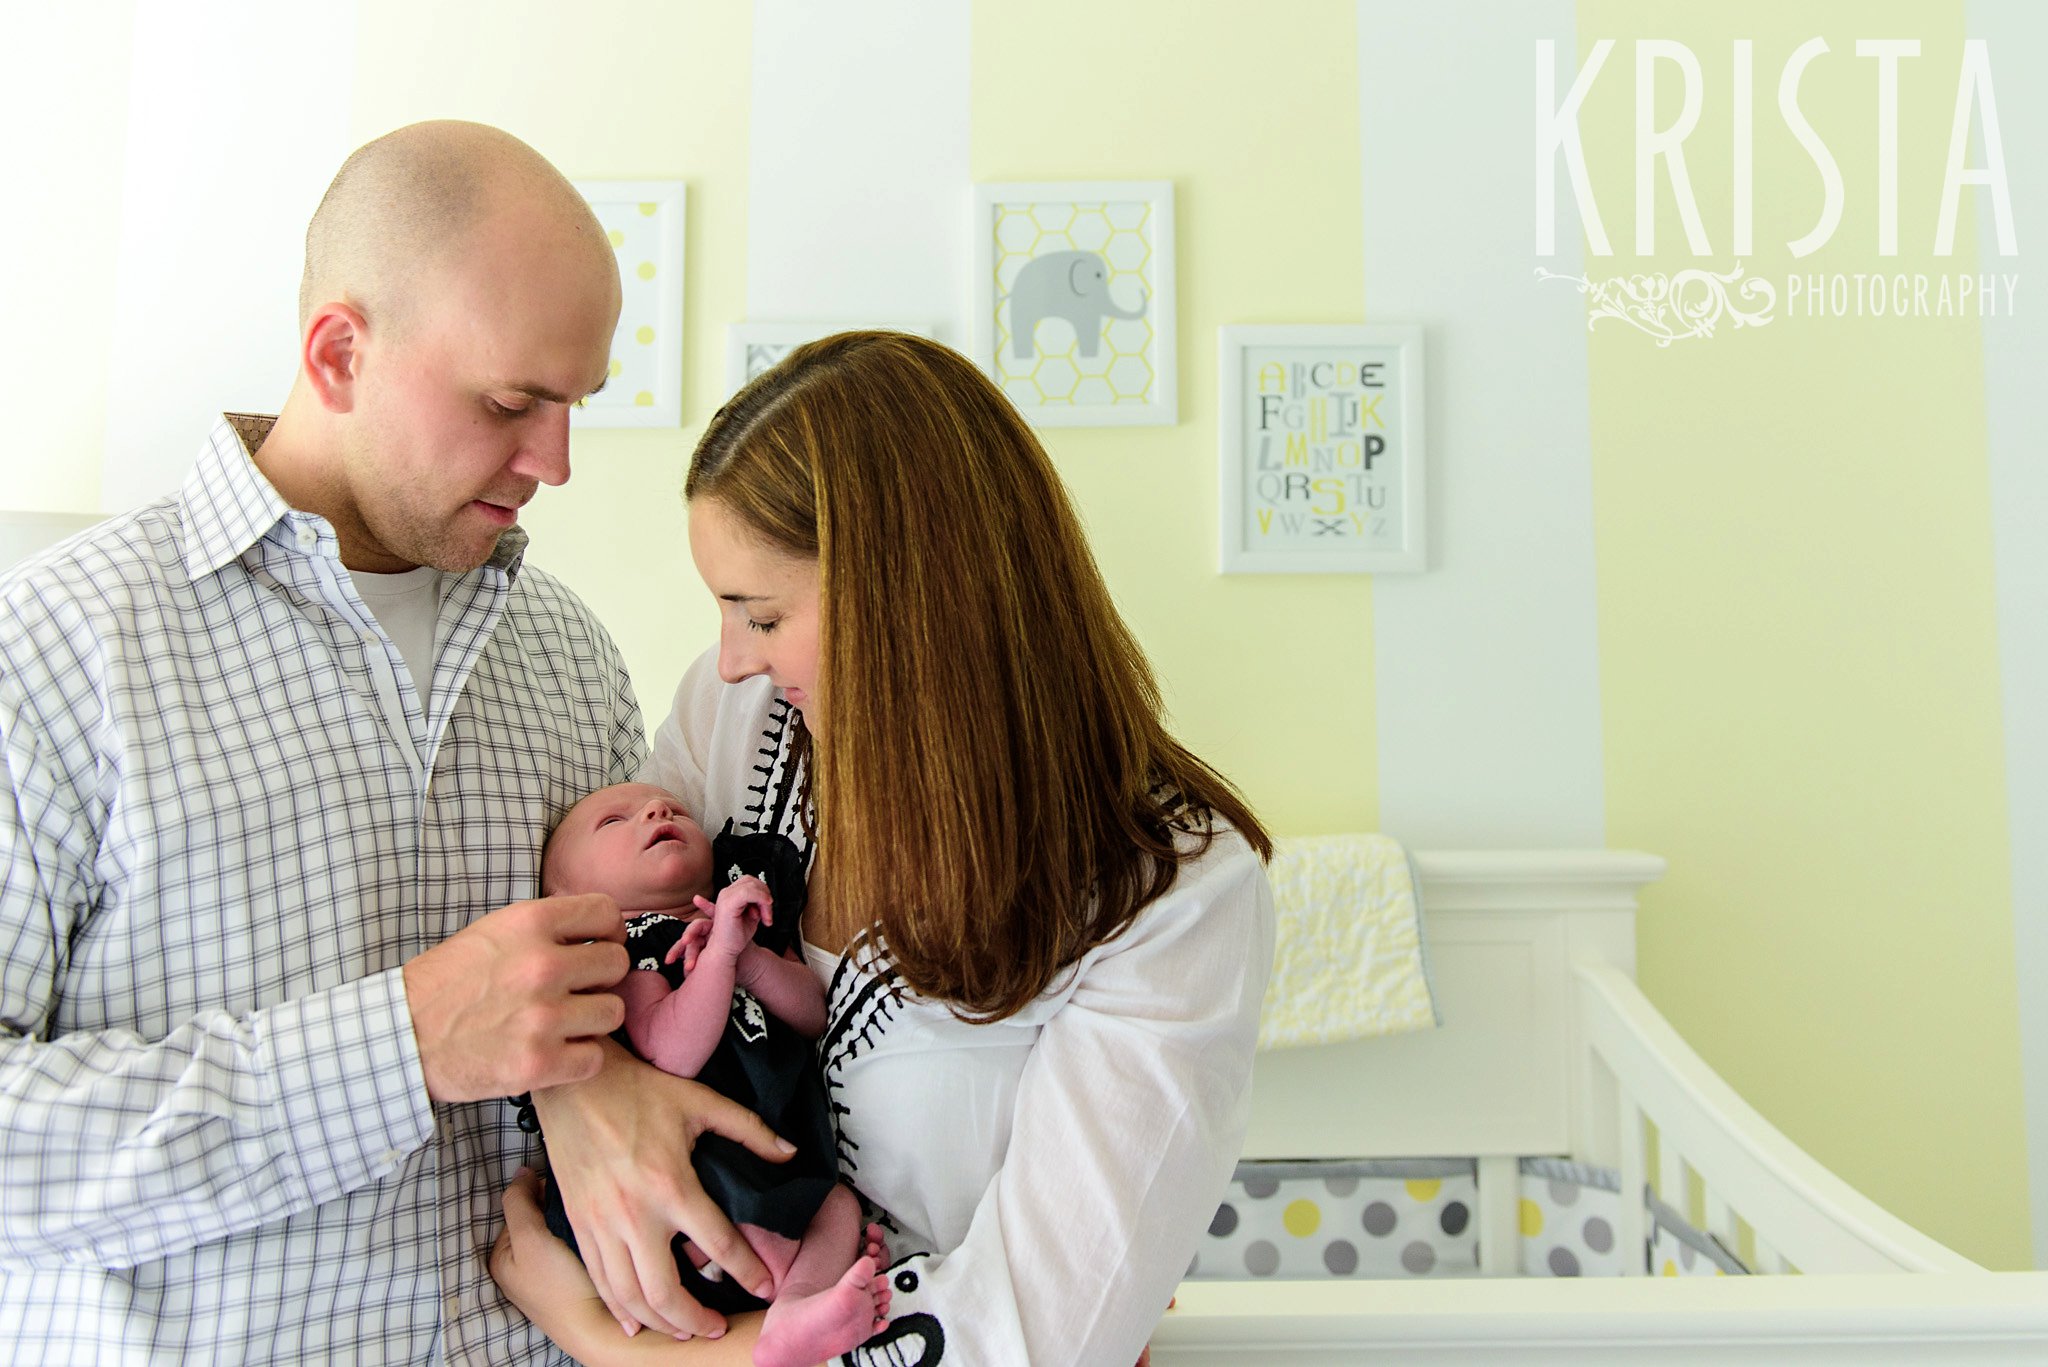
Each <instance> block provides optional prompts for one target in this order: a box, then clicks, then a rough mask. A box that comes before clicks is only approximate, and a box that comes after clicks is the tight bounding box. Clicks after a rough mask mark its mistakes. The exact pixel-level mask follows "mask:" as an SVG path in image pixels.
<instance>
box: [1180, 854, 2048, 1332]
mask: <svg viewBox="0 0 2048 1367" xmlns="http://www.w3.org/2000/svg"><path fill="white" fill-rule="evenodd" d="M1416 865H1417V868H1418V870H1419V872H1420V875H1421V891H1422V899H1423V907H1424V915H1425V929H1426V936H1427V940H1428V947H1429V955H1430V961H1431V969H1432V976H1433V978H1434V984H1435V989H1436V996H1437V1000H1438V1003H1439V1005H1440V1006H1441V1009H1442V1015H1443V1021H1444V1024H1443V1026H1442V1027H1441V1028H1439V1029H1437V1030H1433V1031H1427V1032H1423V1033H1421V1034H1414V1035H1402V1036H1395V1037H1391V1038H1386V1039H1377V1040H1365V1041H1359V1042H1356V1043H1351V1044H1341V1045H1329V1046H1323V1047H1319V1048H1309V1049H1297V1050H1287V1051H1281V1052H1276V1053H1271V1054H1262V1055H1260V1057H1259V1062H1258V1065H1257V1075H1256V1082H1255V1086H1254V1112H1253V1115H1254V1118H1253V1121H1252V1128H1251V1134H1250V1137H1249V1140H1248V1142H1247V1145H1246V1156H1247V1157H1249V1158H1304V1157H1346V1158H1383V1157H1387V1158H1391V1157H1457V1158H1476V1159H1477V1164H1478V1175H1479V1188H1478V1198H1477V1201H1478V1209H1477V1212H1476V1219H1477V1221H1478V1229H1479V1257H1480V1268H1481V1271H1482V1273H1483V1274H1484V1275H1483V1276H1482V1277H1480V1278H1472V1279H1465V1280H1439V1281H1427V1280H1425V1281H1373V1280H1340V1279H1332V1280H1327V1281H1272V1280H1257V1281H1254V1280H1244V1281H1190V1282H1188V1283H1186V1284H1184V1285H1183V1286H1182V1287H1181V1289H1180V1293H1179V1297H1178V1304H1177V1306H1176V1308H1175V1309H1173V1310H1172V1311H1170V1312H1169V1313H1168V1314H1167V1317H1166V1319H1165V1321H1164V1323H1162V1324H1161V1326H1160V1328H1159V1332H1158V1333H1157V1335H1156V1336H1155V1337H1154V1339H1153V1361H1154V1362H1155V1363H1156V1364H1158V1367H1178V1365H1179V1364H1196V1363H1202V1364H1220V1363H1244V1364H1268V1363H1271V1364H1286V1365H1287V1367H1309V1365H1310V1364H1318V1365H1320V1364H1338V1363H1344V1364H1350V1363H1402V1364H1428V1365H1434V1364H1452V1363H1487V1364H1500V1363H1514V1364H1558V1365H1559V1367H1562V1365H1563V1364H1574V1365H1576V1364H1602V1363H1630V1364H1638V1363H1647V1364H1656V1365H1658V1367H1664V1365H1666V1364H1679V1363H1687V1364H1692V1363H1726V1362H1731V1361H1739V1362H1742V1363H1771V1362H1790V1363H1799V1364H1819V1363H1829V1364H1845V1365H1846V1364H1856V1365H1857V1367H1864V1365H1865V1364H1889V1363H1904V1362H1913V1363H1928V1364H1941V1367H1948V1364H1977V1363H2030V1364H2043V1363H2048V1272H2011V1273H1994V1272H1989V1271H1986V1270H1984V1269H1983V1268H1980V1267H1978V1266H1977V1265H1976V1264H1974V1263H1971V1262H1970V1261H1969V1260H1967V1259H1965V1258H1963V1257H1961V1256H1960V1255H1958V1254H1956V1253H1954V1252H1952V1251H1950V1250H1949V1249H1947V1248H1944V1247H1943V1246H1942V1245H1940V1244H1938V1243H1936V1242H1935V1241H1934V1240H1932V1239H1930V1238H1928V1237H1927V1236H1926V1235H1924V1234H1921V1233H1920V1232H1918V1231H1917V1230H1915V1229H1913V1228H1911V1227H1910V1226H1908V1225H1906V1224H1905V1223H1904V1222H1903V1221H1901V1220H1899V1219H1897V1218H1896V1217H1894V1216H1892V1215H1890V1214H1888V1213H1886V1212H1885V1211H1884V1210H1882V1209H1880V1208H1879V1207H1878V1206H1876V1205H1875V1204H1873V1203H1872V1202H1870V1201H1869V1200H1867V1199H1866V1198H1864V1197H1863V1196H1861V1195H1859V1194H1858V1193H1857V1192H1856V1191H1854V1190H1853V1189H1852V1188H1850V1187H1849V1186H1848V1184H1847V1183H1845V1182H1843V1181H1842V1180H1841V1179H1840V1178H1838V1177H1836V1176H1835V1175H1834V1174H1833V1173H1831V1172H1829V1171H1828V1170H1827V1169H1826V1168H1824V1167H1822V1166H1821V1165H1820V1164H1819V1163H1817V1162H1815V1161H1814V1160H1813V1159H1812V1158H1811V1157H1809V1156H1808V1155H1807V1154H1806V1153H1804V1152H1803V1151H1802V1150H1800V1149H1799V1148H1798V1147H1797V1146H1796V1145H1794V1144H1793V1143H1792V1142H1791V1141H1790V1140H1788V1139H1786V1138H1785V1137H1784V1136H1783V1135H1782V1134H1780V1133H1778V1131H1776V1130H1775V1129H1773V1128H1772V1127H1771V1126H1770V1124H1769V1123H1768V1122H1766V1121H1765V1120H1764V1119H1763V1117H1762V1116H1760V1115H1758V1114H1757V1113H1756V1111H1754V1110H1753V1109H1751V1108H1750V1106H1749V1105H1748V1104H1747V1103H1745V1102H1744V1101H1743V1100H1742V1098H1741V1097H1740V1096H1738V1095H1737V1094H1736V1093H1735V1091H1734V1090H1733V1089H1732V1088H1730V1087H1729V1086H1728V1085H1727V1084H1726V1083H1725V1082H1723V1081H1722V1080H1721V1079H1720V1078H1719V1077H1718V1076H1716V1075H1715V1073H1714V1072H1713V1071H1712V1070H1711V1069H1709V1068H1708V1067H1707V1066H1706V1064H1705V1063H1704V1062H1702V1061H1701V1059H1700V1058H1699V1056H1698V1055H1697V1054H1695V1053H1694V1052H1693V1051H1692V1050H1691V1048H1689V1047H1688V1046H1687V1045H1686V1043H1685V1041H1684V1040H1683V1039H1682V1038H1680V1036H1679V1035H1678V1032H1677V1031H1676V1030H1674V1029H1673V1028H1672V1027H1671V1025H1670V1023H1669V1022H1667V1021H1666V1020H1665V1019H1664V1018H1663V1017H1662V1016H1661V1015H1659V1014H1658V1012H1657V1010H1656V1008H1655V1007H1653V1006H1652V1005H1651V1004H1650V1002H1649V1000H1648V999H1647V998H1645V997H1644V996H1643V994H1642V992H1641V991H1640V990H1638V989H1637V987H1636V985H1635V977H1634V975H1635V910H1636V894H1637V890H1638V889H1639V888H1641V887H1642V886H1643V885H1644V884H1646V883H1649V882H1652V881H1654V880H1655V879H1656V878H1658V877H1659V876H1661V874H1662V873H1663V870H1664V861H1663V860H1661V859H1658V858H1655V857H1653V856H1650V855H1645V854H1634V853H1627V852H1619V851H1604V850H1603V851H1533V852H1511V851H1484V852H1459V853H1421V852H1418V853H1417V854H1416ZM1534 1155H1562V1156H1569V1157H1571V1158H1574V1159H1578V1160H1581V1161H1584V1162H1587V1163H1595V1164H1600V1165H1603V1166H1606V1167H1611V1168H1616V1169H1619V1170H1620V1172H1621V1174H1622V1190H1623V1191H1624V1192H1631V1191H1641V1190H1642V1188H1643V1185H1644V1183H1645V1182H1648V1183H1649V1184H1650V1185H1651V1186H1652V1188H1653V1189H1654V1190H1655V1191H1656V1192H1657V1193H1658V1195H1659V1196H1660V1197H1661V1198H1662V1199H1663V1200H1664V1201H1665V1202H1667V1203H1668V1204H1670V1205H1672V1206H1674V1207H1676V1208H1677V1209H1678V1210H1680V1211H1681V1212H1684V1211H1691V1212H1693V1214H1694V1218H1696V1219H1698V1220H1700V1221H1701V1222H1703V1224H1704V1227H1705V1228H1706V1229H1708V1230H1709V1231H1710V1232H1711V1233H1713V1234H1714V1235H1715V1236H1716V1237H1717V1238H1719V1239H1720V1240H1721V1241H1722V1243H1724V1244H1725V1245H1726V1246H1727V1247H1729V1248H1730V1249H1739V1250H1740V1254H1741V1256H1742V1258H1743V1259H1744V1261H1745V1262H1746V1263H1747V1264H1748V1265H1749V1266H1750V1267H1752V1268H1754V1269H1756V1270H1757V1271H1759V1272H1763V1273H1775V1274H1780V1275H1763V1276H1750V1277H1721V1278H1710V1279H1708V1278H1697V1279H1695V1278H1685V1279H1679V1278H1663V1277H1649V1276H1630V1277H1623V1278H1612V1279H1608V1278H1601V1279H1594V1278H1586V1279H1578V1280H1571V1279H1557V1280H1552V1279H1538V1278H1524V1277H1520V1276H1518V1275H1517V1273H1518V1270H1519V1266H1520V1262H1519V1259H1520V1240H1519V1237H1518V1215H1517V1207H1518V1196H1519V1181H1518V1171H1517V1162H1518V1159H1519V1158H1521V1157H1523V1156H1534ZM1644 1218H1645V1217H1644V1215H1643V1213H1642V1211H1641V1208H1640V1203H1639V1202H1633V1201H1629V1202H1624V1203H1623V1213H1622V1216H1621V1220H1622V1225H1621V1228H1620V1230H1619V1231H1618V1236H1619V1240H1620V1243H1619V1246H1620V1247H1622V1248H1625V1249H1634V1248H1641V1247H1642V1246H1643V1238H1644V1228H1643V1224H1642V1221H1643V1220H1644ZM1795 1273H1796V1274H1799V1275H1792V1274H1795Z"/></svg>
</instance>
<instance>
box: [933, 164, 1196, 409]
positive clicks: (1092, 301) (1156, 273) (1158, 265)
mask: <svg viewBox="0 0 2048 1367" xmlns="http://www.w3.org/2000/svg"><path fill="white" fill-rule="evenodd" d="M974 281H975V286H974V350H973V353H972V354H973V356H974V359H975V361H976V362H977V363H978V364H980V366H981V367H982V369H983V370H985V371H986V372H987V373H988V375H989V377H990V378H991V379H993V380H994V381H995V382H996V384H997V385H998V386H999V387H1000V388H1001V389H1002V391H1003V392H1004V393H1005V394H1007V395H1008V396H1009V398H1010V401H1011V402H1012V403H1014V404H1016V405H1017V408H1018V411H1020V412H1021V413H1023V415H1024V416H1025V418H1026V419H1027V420H1029V421H1030V422H1032V423H1033V424H1035V425H1037V426H1040V427H1119V426H1127V425H1135V424H1162V425H1167V426H1171V425H1172V424H1173V423H1175V422H1177V421H1179V408H1178V399H1177V387H1176V381H1177V375H1176V360H1175V351H1174V261H1173V185H1172V182H1170V181H1068V182H1058V183H1040V184H1028V185H1026V184H1000V185H996V184H991V185H977V186H975V187H974Z"/></svg>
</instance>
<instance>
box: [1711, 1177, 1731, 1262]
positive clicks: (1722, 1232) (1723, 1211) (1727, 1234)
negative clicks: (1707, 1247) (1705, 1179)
mask: <svg viewBox="0 0 2048 1367" xmlns="http://www.w3.org/2000/svg"><path fill="white" fill-rule="evenodd" d="M1706 1216H1707V1223H1706V1230H1707V1233H1709V1234H1711V1235H1713V1236H1714V1237H1715V1238H1716V1239H1719V1240H1720V1241H1721V1245H1722V1247H1724V1248H1733V1247H1735V1212H1734V1210H1733V1209H1731V1208H1730V1207H1729V1205H1728V1203H1727V1202H1726V1201H1724V1200H1722V1199H1721V1194H1720V1193H1719V1192H1717V1191H1715V1190H1714V1189H1713V1188H1712V1187H1708V1188H1707V1210H1706Z"/></svg>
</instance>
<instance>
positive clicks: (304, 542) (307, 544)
mask: <svg viewBox="0 0 2048 1367" xmlns="http://www.w3.org/2000/svg"><path fill="white" fill-rule="evenodd" d="M319 544H320V533H318V532H316V531H314V530H313V529H312V528H311V527H300V528H299V549H300V550H302V551H310V550H312V549H313V548H314V547H315V546H317V545H319Z"/></svg>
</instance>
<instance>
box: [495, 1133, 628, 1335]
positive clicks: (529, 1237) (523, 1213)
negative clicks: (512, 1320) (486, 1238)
mask: <svg viewBox="0 0 2048 1367" xmlns="http://www.w3.org/2000/svg"><path fill="white" fill-rule="evenodd" d="M504 1200H505V1228H504V1229H503V1230H502V1231H500V1232H499V1234H498V1241H497V1242H496V1243H494V1244H492V1245H491V1276H492V1277H494V1278H495V1279H496V1280H497V1283H498V1285H499V1286H500V1287H502V1288H504V1292H505V1295H506V1296H507V1297H508V1298H510V1300H511V1302H512V1303H513V1304H514V1305H516V1306H518V1307H519V1308H520V1310H521V1311H523V1312H524V1313H525V1315H526V1317H527V1318H528V1319H530V1320H532V1321H533V1322H534V1323H535V1324H537V1325H539V1326H540V1327H541V1329H542V1331H543V1332H545V1333H546V1334H547V1336H548V1337H549V1338H551V1339H553V1340H554V1341H555V1342H556V1343H557V1344H559V1345H561V1346H562V1347H563V1349H564V1350H565V1351H570V1352H574V1351H575V1350H574V1349H573V1348H572V1347H571V1345H573V1344H576V1343H577V1342H578V1341H579V1340H580V1339H583V1338H585V1337H587V1336H588V1335H590V1334H591V1333H593V1332H597V1333H612V1332H613V1329H614V1325H615V1321H614V1319H613V1317H612V1312H611V1311H610V1310H608V1309H606V1308H605V1303H604V1301H603V1300H602V1299H600V1298H599V1296H598V1294H597V1288H596V1287H595V1286H593V1285H591V1282H590V1277H589V1275H588V1274H586V1273H585V1272H584V1270H583V1264H582V1263H580V1262H578V1261H577V1259H576V1255H575V1254H574V1253H573V1252H571V1251H570V1249H569V1245H568V1244H566V1243H564V1242H562V1241H561V1240H560V1239H557V1238H556V1237H555V1236H554V1235H552V1234H550V1233H549V1232H548V1226H547V1221H546V1220H545V1219H543V1218H542V1216H541V1213H540V1178H539V1177H537V1176H535V1175H534V1173H533V1170H532V1169H530V1168H521V1169H520V1170H519V1176H517V1177H515V1178H514V1179H512V1185H511V1186H510V1187H507V1188H506V1189H505V1198H504Z"/></svg>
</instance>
